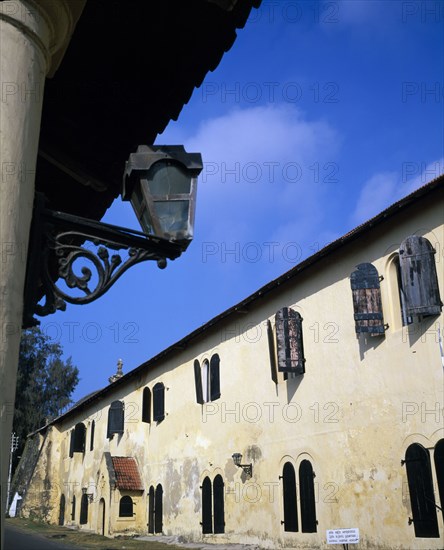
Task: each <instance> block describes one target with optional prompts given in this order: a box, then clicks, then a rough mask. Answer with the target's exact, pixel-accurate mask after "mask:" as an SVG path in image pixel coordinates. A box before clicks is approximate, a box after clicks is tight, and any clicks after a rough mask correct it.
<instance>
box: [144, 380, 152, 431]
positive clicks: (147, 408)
mask: <svg viewBox="0 0 444 550" xmlns="http://www.w3.org/2000/svg"><path fill="white" fill-rule="evenodd" d="M142 422H147V423H148V424H149V423H150V422H151V390H150V389H149V388H144V390H143V397H142Z"/></svg>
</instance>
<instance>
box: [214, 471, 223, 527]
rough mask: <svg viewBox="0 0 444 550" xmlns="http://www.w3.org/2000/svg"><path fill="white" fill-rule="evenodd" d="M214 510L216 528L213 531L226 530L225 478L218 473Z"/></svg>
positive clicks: (215, 483)
mask: <svg viewBox="0 0 444 550" xmlns="http://www.w3.org/2000/svg"><path fill="white" fill-rule="evenodd" d="M213 510H214V530H213V533H224V532H225V504H224V480H223V479H222V476H221V475H219V474H218V475H217V476H216V477H215V478H214V482H213Z"/></svg>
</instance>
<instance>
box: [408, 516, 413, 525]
mask: <svg viewBox="0 0 444 550" xmlns="http://www.w3.org/2000/svg"><path fill="white" fill-rule="evenodd" d="M412 523H413V518H411V517H409V525H411V524H412Z"/></svg>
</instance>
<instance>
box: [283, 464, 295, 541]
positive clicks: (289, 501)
mask: <svg viewBox="0 0 444 550" xmlns="http://www.w3.org/2000/svg"><path fill="white" fill-rule="evenodd" d="M282 489H283V497H284V521H283V523H284V531H291V532H297V531H298V509H297V503H296V475H295V472H294V467H293V464H291V463H290V462H286V463H285V464H284V469H283V472H282Z"/></svg>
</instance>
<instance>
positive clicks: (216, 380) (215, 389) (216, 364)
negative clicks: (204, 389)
mask: <svg viewBox="0 0 444 550" xmlns="http://www.w3.org/2000/svg"><path fill="white" fill-rule="evenodd" d="M219 397H220V358H219V355H218V354H217V353H215V354H214V355H212V356H211V359H210V400H211V401H215V400H216V399H219Z"/></svg>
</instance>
